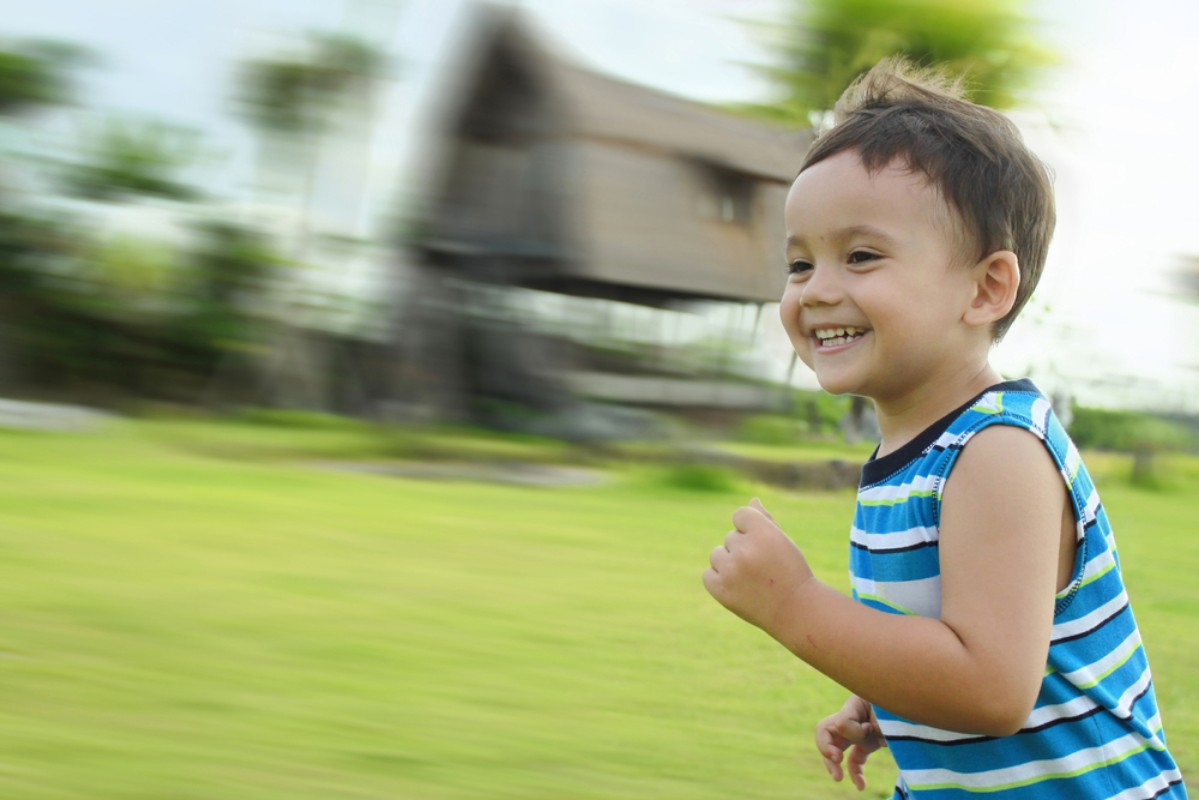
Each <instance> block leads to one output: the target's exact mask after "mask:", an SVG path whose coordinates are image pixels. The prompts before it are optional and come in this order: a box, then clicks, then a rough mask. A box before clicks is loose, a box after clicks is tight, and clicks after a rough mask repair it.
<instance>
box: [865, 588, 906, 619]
mask: <svg viewBox="0 0 1199 800" xmlns="http://www.w3.org/2000/svg"><path fill="white" fill-rule="evenodd" d="M854 596H855V597H856V598H857V599H858V600H873V601H874V602H876V603H878V604H879V605H884V606H886V607H887V608H893V609H895V610H896V611H898V612H899V613H900V614H906V615H907V616H909V617H918V616H920V615H919V614H917V613H916V612H915V611H912V610H911V609H909V608H904V607H903V606H901V605H899V604H898V603H893V602H891V601H890V600H888V599H887V598H885V597H879V596H878V595H877V594H857V593H856V592H855V593H854Z"/></svg>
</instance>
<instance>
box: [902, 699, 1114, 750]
mask: <svg viewBox="0 0 1199 800" xmlns="http://www.w3.org/2000/svg"><path fill="white" fill-rule="evenodd" d="M1098 706H1099V704H1098V703H1096V702H1095V701H1094V700H1092V699H1091V698H1089V697H1087V696H1086V695H1079V696H1078V697H1075V698H1073V699H1071V700H1068V701H1067V702H1065V703H1058V704H1057V705H1052V706H1041V707H1040V708H1034V709H1033V711H1032V713H1031V714H1029V715H1028V719H1026V720H1025V721H1024V724H1023V725H1022V726H1021V727H1020V729H1021V730H1026V729H1028V728H1037V727H1040V726H1042V725H1045V724H1047V723H1050V722H1053V721H1055V720H1059V719H1069V718H1071V717H1078V716H1081V715H1082V714H1085V713H1087V712H1088V711H1090V710H1092V709H1094V708H1097V707H1098ZM879 725H880V726H881V727H882V729H883V736H884V737H887V736H915V737H917V738H920V739H928V740H931V741H934V742H960V741H966V740H969V739H978V738H979V734H975V733H958V732H957V731H947V730H942V729H941V728H930V727H929V726H927V725H920V724H918V723H915V722H908V721H906V720H904V721H901V720H885V719H880V720H879Z"/></svg>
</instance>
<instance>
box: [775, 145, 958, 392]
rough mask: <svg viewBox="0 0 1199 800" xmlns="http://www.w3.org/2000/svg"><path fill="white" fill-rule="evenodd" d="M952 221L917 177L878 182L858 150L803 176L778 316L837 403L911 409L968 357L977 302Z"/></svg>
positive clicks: (793, 197)
mask: <svg viewBox="0 0 1199 800" xmlns="http://www.w3.org/2000/svg"><path fill="white" fill-rule="evenodd" d="M954 219H955V217H954V214H953V212H952V211H951V209H950V208H949V207H948V206H947V205H946V203H945V202H944V201H943V200H942V199H941V195H940V193H939V192H938V191H937V190H936V189H935V188H933V187H932V186H930V185H929V183H928V181H927V179H926V177H925V176H924V175H923V174H921V173H912V172H909V171H908V170H907V169H906V166H905V165H904V164H902V163H893V164H891V165H888V166H887V167H885V168H884V169H882V170H880V171H879V172H877V173H876V174H874V175H871V174H870V173H869V172H867V171H866V169H865V168H864V167H863V166H862V164H861V161H860V160H859V158H858V155H857V153H856V152H854V151H845V152H841V153H838V154H837V155H835V156H831V157H829V158H827V159H825V160H824V161H820V162H818V163H816V164H814V165H812V166H811V167H809V168H808V169H806V170H804V171H803V172H802V173H800V175H799V177H798V178H796V179H795V183H794V184H792V186H791V191H790V193H789V194H788V196H787V204H786V228H787V237H788V239H787V263H788V265H789V273H790V275H789V278H788V282H787V287H786V289H784V291H783V298H782V304H781V306H780V308H779V313H780V315H781V317H782V322H783V327H784V328H786V330H787V335H788V336H789V337H790V339H791V344H792V346H793V347H794V348H795V351H796V353H798V354H799V357H800V358H801V359H802V360H803V362H804V363H805V364H807V365H808V366H809V367H811V368H812V369H813V370H814V371H815V372H816V377H817V378H818V379H819V381H820V385H821V386H823V387H824V388H825V389H826V390H827V391H829V392H832V393H834V394H846V393H850V394H859V395H863V396H866V397H870V398H873V399H874V400H876V401H879V402H889V401H899V402H902V401H903V399H904V398H905V397H907V398H909V399H912V400H915V399H918V397H919V395H918V394H916V395H913V394H912V392H913V391H915V392H920V391H922V390H923V389H925V388H931V389H935V388H936V386H937V385H938V383H939V381H938V379H940V378H946V379H949V380H952V379H953V376H954V375H955V372H954V371H955V370H960V369H961V368H962V367H963V366H965V365H966V363H967V362H968V361H969V358H970V356H972V355H973V353H974V349H973V348H971V347H969V346H968V341H970V342H972V341H974V340H975V339H973V338H971V339H968V338H967V337H970V336H971V331H970V329H969V328H968V327H967V326H965V325H964V324H963V323H962V320H961V317H962V313H963V312H964V311H965V309H966V308H967V306H968V305H969V303H970V300H971V298H972V296H973V290H974V286H973V282H972V277H971V275H972V270H970V269H969V268H968V266H967V265H966V264H963V263H961V262H962V260H961V256H960V252H961V247H960V243H959V240H958V238H957V237H956V236H955V234H954V227H955V226H954Z"/></svg>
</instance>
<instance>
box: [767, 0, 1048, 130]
mask: <svg viewBox="0 0 1199 800" xmlns="http://www.w3.org/2000/svg"><path fill="white" fill-rule="evenodd" d="M1026 6H1027V3H1026V2H1025V1H1024V0H998V1H997V0H794V1H793V2H792V4H791V5H790V8H789V13H788V14H787V16H786V18H785V19H784V20H783V21H782V23H781V24H770V25H769V26H767V25H762V26H760V27H761V29H762V30H761V32H762V35H763V37H764V38H765V39H766V43H767V46H768V47H769V48H770V50H771V51H772V52H773V55H774V57H773V59H772V63H770V64H769V65H767V66H765V67H762V68H761V71H762V72H763V73H764V74H765V75H766V76H767V78H768V79H769V80H770V81H771V82H772V83H773V84H774V85H775V86H776V87H777V90H778V93H779V97H778V100H777V102H774V103H771V104H769V105H766V106H762V107H753V108H751V109H749V110H750V111H752V112H754V113H758V114H760V115H765V116H770V117H774V118H777V119H780V120H783V121H788V122H798V123H800V124H803V125H806V124H808V123H809V121H810V119H811V115H813V114H818V113H819V112H823V111H826V110H828V109H831V108H832V107H833V104H834V103H835V102H836V100H837V98H838V97H839V96H840V94H841V92H842V91H843V90H844V89H845V87H846V86H848V85H849V83H850V82H852V81H853V79H854V78H856V77H857V76H859V75H861V74H862V73H863V72H865V71H866V70H868V69H869V68H870V67H872V66H874V65H875V64H876V63H878V62H879V61H880V60H881V59H883V58H885V57H887V56H890V55H897V54H901V55H904V56H907V57H908V58H909V59H910V60H912V61H913V62H915V63H917V64H920V65H934V64H936V65H940V66H943V67H945V68H946V69H947V70H948V71H949V72H950V73H952V74H955V75H958V74H961V75H965V76H967V86H968V87H969V94H970V96H971V98H972V99H974V100H975V101H976V102H979V103H983V104H985V105H989V106H992V107H995V108H1007V107H1011V106H1013V105H1016V104H1017V103H1018V102H1019V101H1020V100H1021V99H1022V98H1023V97H1024V96H1025V94H1026V93H1027V91H1028V89H1029V88H1031V87H1032V85H1033V84H1034V83H1035V81H1036V80H1037V78H1038V77H1039V76H1040V75H1041V74H1042V73H1043V71H1044V70H1045V68H1046V67H1048V66H1050V65H1052V64H1054V63H1055V62H1056V57H1055V56H1054V55H1053V53H1052V51H1051V50H1050V49H1049V48H1048V47H1047V46H1046V45H1044V44H1042V43H1040V42H1039V41H1037V40H1036V38H1035V36H1036V30H1035V21H1034V20H1033V19H1032V18H1031V17H1030V16H1029V14H1028V12H1027V11H1026V10H1025V7H1026Z"/></svg>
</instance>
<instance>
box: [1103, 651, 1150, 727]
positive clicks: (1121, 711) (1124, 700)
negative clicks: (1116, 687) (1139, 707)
mask: <svg viewBox="0 0 1199 800" xmlns="http://www.w3.org/2000/svg"><path fill="white" fill-rule="evenodd" d="M1152 680H1153V676H1152V675H1150V674H1149V665H1148V664H1146V665H1145V670H1144V671H1143V672H1142V673H1141V677H1139V678H1137V679H1136V681H1135V682H1134V683H1133V684H1132V686H1129V687H1128V688H1127V689H1125V690H1124V694H1122V695H1120V699H1119V700H1117V701H1116V707H1115V708H1113V709H1112V713H1113V714H1115V715H1116V716H1117V717H1120V718H1121V719H1128V718H1129V717H1131V716H1132V704H1133V703H1134V702H1135V701H1136V699H1137V695H1139V694H1140V693H1141V692H1143V691H1145V689H1146V688H1147V687H1148V686H1149V682H1150V681H1152ZM1148 724H1149V730H1154V728H1155V726H1154V725H1153V720H1150V721H1149V723H1148ZM1155 738H1156V737H1155Z"/></svg>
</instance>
